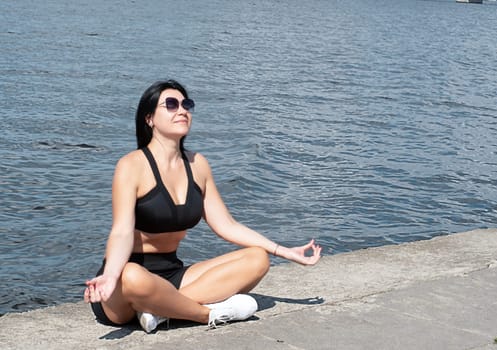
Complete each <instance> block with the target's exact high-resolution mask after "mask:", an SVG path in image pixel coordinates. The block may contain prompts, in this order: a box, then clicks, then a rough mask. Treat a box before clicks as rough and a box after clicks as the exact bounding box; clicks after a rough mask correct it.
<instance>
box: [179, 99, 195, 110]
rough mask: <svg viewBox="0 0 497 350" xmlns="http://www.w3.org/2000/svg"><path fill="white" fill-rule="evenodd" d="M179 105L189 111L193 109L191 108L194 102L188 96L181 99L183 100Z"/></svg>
mask: <svg viewBox="0 0 497 350" xmlns="http://www.w3.org/2000/svg"><path fill="white" fill-rule="evenodd" d="M181 105H182V106H183V108H184V109H186V110H187V111H190V112H191V111H193V108H194V107H195V102H193V100H191V99H189V98H186V99H184V100H183V102H181Z"/></svg>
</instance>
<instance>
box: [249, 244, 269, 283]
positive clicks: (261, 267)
mask: <svg viewBox="0 0 497 350" xmlns="http://www.w3.org/2000/svg"><path fill="white" fill-rule="evenodd" d="M246 258H247V259H248V260H249V261H248V265H247V266H250V267H251V268H253V269H255V270H256V273H257V274H258V275H261V276H264V275H265V274H266V273H267V272H268V271H269V266H270V260H269V255H268V253H267V252H266V250H264V249H263V248H261V247H251V248H247V253H246Z"/></svg>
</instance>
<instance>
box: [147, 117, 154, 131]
mask: <svg viewBox="0 0 497 350" xmlns="http://www.w3.org/2000/svg"><path fill="white" fill-rule="evenodd" d="M145 121H146V122H147V125H148V126H150V127H151V128H153V127H154V122H153V121H152V116H151V115H150V114H149V115H148V116H147V117H146V118H145Z"/></svg>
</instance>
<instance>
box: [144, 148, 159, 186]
mask: <svg viewBox="0 0 497 350" xmlns="http://www.w3.org/2000/svg"><path fill="white" fill-rule="evenodd" d="M142 151H143V153H145V156H146V157H147V159H148V162H149V163H150V167H151V168H152V172H153V173H154V176H155V182H157V184H158V185H162V180H161V177H160V173H159V168H157V163H156V162H155V159H154V156H153V155H152V152H150V150H149V149H148V147H143V148H142Z"/></svg>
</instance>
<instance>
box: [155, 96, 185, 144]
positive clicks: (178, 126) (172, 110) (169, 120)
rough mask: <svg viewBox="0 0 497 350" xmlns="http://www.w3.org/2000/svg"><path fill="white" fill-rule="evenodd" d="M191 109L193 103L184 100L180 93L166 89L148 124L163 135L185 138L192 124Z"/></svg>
mask: <svg viewBox="0 0 497 350" xmlns="http://www.w3.org/2000/svg"><path fill="white" fill-rule="evenodd" d="M193 107H194V103H193V101H192V100H190V99H185V97H184V96H183V94H182V93H181V92H179V91H178V90H174V89H166V90H164V91H162V93H161V94H160V97H159V101H158V103H157V107H156V108H155V112H154V115H153V116H152V117H151V118H150V119H149V120H148V124H149V125H150V126H152V128H154V129H157V130H158V131H159V132H161V133H162V134H165V135H170V136H173V135H174V136H176V137H177V136H180V137H181V136H186V135H187V134H188V131H189V130H190V126H191V122H192V111H193Z"/></svg>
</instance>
